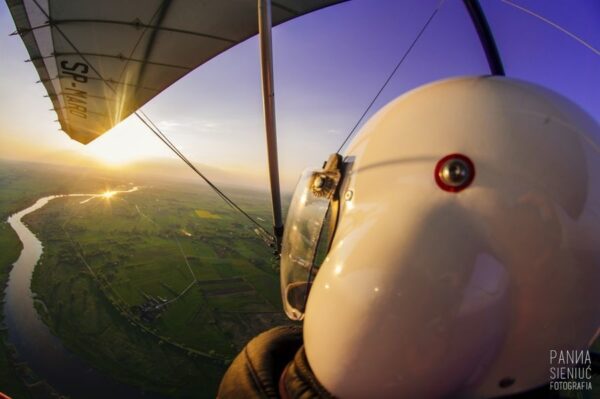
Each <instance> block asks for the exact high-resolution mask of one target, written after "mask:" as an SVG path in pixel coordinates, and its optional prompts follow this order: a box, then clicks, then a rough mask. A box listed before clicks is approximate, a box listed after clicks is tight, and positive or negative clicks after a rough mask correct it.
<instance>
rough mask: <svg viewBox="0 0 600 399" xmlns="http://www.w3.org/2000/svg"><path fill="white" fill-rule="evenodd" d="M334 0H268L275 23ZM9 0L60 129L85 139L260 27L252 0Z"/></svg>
mask: <svg viewBox="0 0 600 399" xmlns="http://www.w3.org/2000/svg"><path fill="white" fill-rule="evenodd" d="M340 2H341V1H340V0H337V1H336V0H303V1H295V0H278V1H273V2H272V13H273V15H272V19H273V25H277V24H280V23H282V22H285V21H287V20H290V19H292V18H295V17H298V16H301V15H303V14H306V13H308V12H311V11H314V10H317V9H320V8H323V7H326V6H329V5H332V4H336V3H340ZM7 4H8V6H9V9H10V12H11V14H12V16H13V19H14V21H15V25H16V27H17V32H18V33H19V34H20V36H21V38H22V40H23V42H24V43H25V46H26V47H27V50H28V52H29V55H30V59H31V62H32V63H33V64H34V65H35V67H36V69H37V71H38V74H39V76H40V81H41V83H42V84H43V85H44V86H45V88H46V90H47V92H48V96H49V97H50V99H51V100H52V103H53V106H54V110H55V111H56V113H57V114H58V120H59V122H60V125H61V128H62V130H64V131H65V132H66V133H67V134H68V135H69V136H70V137H71V138H72V139H74V140H76V141H79V142H81V143H84V144H87V143H89V142H91V141H92V140H94V139H95V138H97V137H98V136H100V135H102V134H103V133H104V132H106V131H107V130H109V129H110V128H112V127H113V126H115V125H116V124H117V123H119V122H120V121H121V120H123V119H125V118H126V117H127V116H129V115H130V114H131V113H133V112H135V111H136V110H137V109H138V108H140V107H141V106H142V105H144V104H145V103H146V102H148V101H149V100H151V99H152V98H153V97H154V96H156V95H157V94H159V93H160V92H161V91H163V90H164V89H165V88H167V87H168V86H170V85H171V84H173V83H174V82H175V81H177V80H178V79H180V78H181V77H183V76H185V75H186V74H187V73H188V72H190V71H191V70H193V69H195V68H196V67H198V66H200V65H202V64H203V63H205V62H206V61H208V60H210V59H211V58H213V57H215V56H216V55H218V54H220V53H221V52H223V51H225V50H227V49H229V48H230V47H232V46H234V45H236V44H238V43H240V42H242V41H244V40H246V39H248V38H249V37H251V36H253V35H255V34H256V33H257V32H258V23H257V1H256V0H228V1H223V0H211V1H206V0H205V1H198V0H133V1H122V0H119V1H117V0H107V1H96V0H78V1H73V0H7Z"/></svg>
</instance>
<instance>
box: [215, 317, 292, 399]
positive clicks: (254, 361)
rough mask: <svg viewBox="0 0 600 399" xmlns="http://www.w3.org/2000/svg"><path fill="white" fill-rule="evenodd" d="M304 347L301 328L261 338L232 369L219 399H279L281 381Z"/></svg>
mask: <svg viewBox="0 0 600 399" xmlns="http://www.w3.org/2000/svg"><path fill="white" fill-rule="evenodd" d="M301 346H302V328H301V327H300V326H281V327H275V328H273V329H271V330H269V331H266V332H264V333H262V334H260V335H258V336H257V337H255V338H254V339H252V340H251V341H250V342H249V343H248V345H246V347H245V348H244V349H243V350H242V351H241V352H240V354H239V355H237V357H236V358H235V359H234V361H233V363H231V365H230V366H229V369H228V370H227V372H226V373H225V375H224V376H223V379H222V380H221V385H220V386H219V393H218V394H217V398H219V399H237V398H249V399H255V398H256V399H258V398H279V397H280V396H279V378H280V376H281V374H282V373H283V370H284V369H285V367H286V366H287V364H288V363H289V362H290V361H292V359H293V358H294V355H295V354H296V352H297V351H298V349H299V348H300V347H301Z"/></svg>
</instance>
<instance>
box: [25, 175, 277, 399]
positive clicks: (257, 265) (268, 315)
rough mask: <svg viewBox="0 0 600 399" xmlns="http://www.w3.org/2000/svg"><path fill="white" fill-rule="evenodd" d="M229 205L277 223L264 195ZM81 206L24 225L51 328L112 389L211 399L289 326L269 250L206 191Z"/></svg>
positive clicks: (143, 194)
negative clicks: (32, 241)
mask: <svg viewBox="0 0 600 399" xmlns="http://www.w3.org/2000/svg"><path fill="white" fill-rule="evenodd" d="M128 187H130V186H129V185H123V186H119V185H113V186H112V187H111V189H116V190H119V189H126V188H128ZM97 191H98V190H97V189H96V190H94V192H97ZM231 194H232V196H233V197H234V198H235V200H236V202H237V203H238V204H239V205H240V206H241V207H242V208H243V209H245V210H246V211H247V212H249V213H250V214H252V215H253V216H255V217H260V218H261V219H263V220H268V219H269V218H270V210H269V203H268V200H267V199H268V197H267V195H266V194H265V193H255V192H249V191H241V190H234V191H232V192H231ZM84 200H85V198H82V197H71V198H60V199H55V200H53V201H52V202H50V203H49V204H48V205H47V206H45V207H44V208H42V209H41V210H39V211H37V212H35V213H34V214H31V215H29V216H27V217H26V218H25V221H26V223H27V224H28V225H29V226H30V229H31V230H32V231H34V232H35V233H36V235H37V236H38V237H39V238H40V240H41V241H42V242H43V243H44V246H45V251H44V255H43V256H42V259H41V261H40V263H39V264H38V266H37V267H36V269H35V272H34V277H33V282H32V287H33V291H34V292H35V293H36V294H37V296H38V298H39V299H40V300H41V302H43V303H44V304H45V307H46V308H47V311H46V310H45V309H44V307H43V306H40V309H39V312H40V313H41V314H42V317H43V318H44V321H45V322H46V323H47V324H48V325H49V326H50V328H51V329H52V330H53V331H54V332H55V334H56V335H58V336H59V337H60V338H61V340H62V341H63V342H64V343H65V345H66V346H67V347H69V348H70V349H71V350H73V351H75V352H76V353H78V354H80V355H81V356H83V357H84V358H86V359H88V360H89V361H90V362H91V364H93V365H94V366H95V367H97V368H98V369H100V370H104V371H106V372H107V373H110V374H111V375H112V376H114V377H115V378H116V379H119V380H121V381H124V382H126V383H129V384H132V385H136V386H140V387H143V388H146V389H148V390H151V391H155V392H159V393H163V394H166V395H168V396H172V397H189V396H195V397H198V396H205V397H214V395H215V392H216V387H217V384H218V382H219V380H220V377H221V375H222V373H223V372H224V370H225V368H226V365H227V364H228V363H229V362H230V361H231V360H232V358H233V357H234V356H235V355H236V354H237V353H238V352H239V350H240V349H241V348H242V347H243V346H244V345H245V343H246V342H247V341H248V340H249V339H251V338H252V337H253V336H255V335H256V334H258V333H259V332H261V331H264V330H266V329H268V328H270V327H272V326H274V325H279V324H282V323H285V322H286V319H285V316H284V315H283V314H282V312H281V309H282V307H281V302H280V297H279V279H278V275H277V273H276V271H275V269H276V267H275V263H274V262H273V261H272V254H271V250H270V249H269V248H268V247H267V245H266V244H265V243H264V242H263V241H262V240H261V239H260V238H259V237H258V236H257V235H256V233H255V232H254V231H253V228H251V227H250V226H248V225H247V223H246V222H245V221H244V220H243V219H240V217H239V216H238V214H236V213H234V211H233V210H232V209H231V208H229V207H228V206H227V205H225V204H224V203H223V202H222V200H221V199H220V198H218V197H217V196H216V195H214V194H213V193H212V192H210V191H208V190H207V189H204V188H201V187H200V188H198V187H194V186H190V185H176V184H170V185H167V184H164V185H157V184H152V185H150V184H146V185H143V184H142V185H140V189H139V190H138V191H136V192H132V193H123V194H118V195H115V196H113V197H112V198H110V199H107V198H102V197H99V198H94V199H92V200H90V201H87V202H84ZM82 202H83V203H82ZM199 210H201V212H199ZM265 227H267V226H265Z"/></svg>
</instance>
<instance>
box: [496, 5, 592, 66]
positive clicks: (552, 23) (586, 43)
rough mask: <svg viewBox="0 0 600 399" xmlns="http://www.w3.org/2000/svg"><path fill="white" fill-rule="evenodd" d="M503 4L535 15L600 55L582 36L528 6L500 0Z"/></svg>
mask: <svg viewBox="0 0 600 399" xmlns="http://www.w3.org/2000/svg"><path fill="white" fill-rule="evenodd" d="M501 1H502V2H503V3H504V4H507V5H509V6H511V7H514V8H516V9H517V10H520V11H522V12H524V13H526V14H529V15H531V16H532V17H535V18H537V19H539V20H540V21H542V22H545V23H547V24H548V25H550V26H551V27H553V28H554V29H556V30H559V31H561V32H562V33H564V34H565V35H567V36H569V37H570V38H571V39H573V40H575V41H576V42H578V43H579V44H581V45H583V46H584V47H587V48H588V49H589V50H591V51H592V52H593V53H594V54H596V55H600V50H599V49H597V48H595V47H594V46H592V45H591V44H589V43H588V42H586V41H585V40H583V39H582V38H580V37H579V36H577V35H575V34H574V33H571V32H570V31H569V30H567V29H565V28H563V27H562V26H560V25H559V24H557V23H556V22H552V21H550V20H549V19H547V18H544V17H542V16H541V15H540V14H537V13H535V12H533V11H531V10H530V9H528V8H525V7H523V6H520V5H518V4H515V3H513V2H512V1H509V0H501Z"/></svg>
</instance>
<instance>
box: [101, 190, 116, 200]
mask: <svg viewBox="0 0 600 399" xmlns="http://www.w3.org/2000/svg"><path fill="white" fill-rule="evenodd" d="M115 194H116V191H105V192H103V193H102V197H103V198H106V199H110V198H112V197H113V196H114V195H115Z"/></svg>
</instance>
